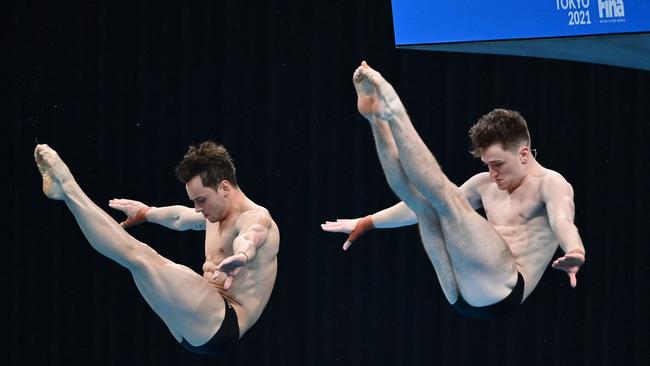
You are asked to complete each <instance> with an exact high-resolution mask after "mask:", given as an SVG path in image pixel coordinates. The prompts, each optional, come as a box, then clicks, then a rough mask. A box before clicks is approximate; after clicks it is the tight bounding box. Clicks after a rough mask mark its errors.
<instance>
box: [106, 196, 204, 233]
mask: <svg viewBox="0 0 650 366" xmlns="http://www.w3.org/2000/svg"><path fill="white" fill-rule="evenodd" d="M108 205H109V206H110V207H111V208H114V209H116V210H119V211H122V212H124V213H125V214H126V220H124V221H122V222H121V223H120V225H122V227H124V228H127V227H129V226H134V225H138V224H141V223H143V222H153V223H155V224H159V225H162V226H164V227H167V228H169V229H172V230H178V231H185V230H190V229H191V230H205V217H203V215H202V214H200V213H198V212H196V211H194V210H193V209H191V208H189V207H185V206H180V205H175V206H165V207H153V206H147V205H145V204H144V203H142V202H139V201H134V200H129V199H117V198H116V199H112V200H110V201H109V202H108Z"/></svg>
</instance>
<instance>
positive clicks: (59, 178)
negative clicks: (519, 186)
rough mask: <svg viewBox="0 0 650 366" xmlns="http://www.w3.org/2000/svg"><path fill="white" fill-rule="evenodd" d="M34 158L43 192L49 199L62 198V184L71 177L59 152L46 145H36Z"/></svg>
mask: <svg viewBox="0 0 650 366" xmlns="http://www.w3.org/2000/svg"><path fill="white" fill-rule="evenodd" d="M34 160H36V165H37V166H38V170H39V171H40V172H41V176H42V177H43V193H45V195H46V196H47V197H48V198H50V199H54V200H62V199H63V198H64V193H63V184H64V183H66V182H67V181H71V180H72V179H73V178H72V173H70V169H68V166H67V165H65V163H64V162H63V160H61V158H60V157H59V154H57V153H56V151H54V150H53V149H52V148H51V147H49V146H47V145H36V149H34Z"/></svg>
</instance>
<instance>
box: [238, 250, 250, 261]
mask: <svg viewBox="0 0 650 366" xmlns="http://www.w3.org/2000/svg"><path fill="white" fill-rule="evenodd" d="M239 253H241V254H242V255H243V256H244V257H246V261H245V262H244V264H246V263H248V261H249V260H250V257H249V256H248V254H246V252H244V251H243V250H240V251H238V252H237V254H239Z"/></svg>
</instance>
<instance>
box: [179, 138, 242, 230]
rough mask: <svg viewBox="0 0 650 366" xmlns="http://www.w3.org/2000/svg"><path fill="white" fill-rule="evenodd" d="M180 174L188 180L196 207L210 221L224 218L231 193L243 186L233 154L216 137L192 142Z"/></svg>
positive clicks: (186, 187)
mask: <svg viewBox="0 0 650 366" xmlns="http://www.w3.org/2000/svg"><path fill="white" fill-rule="evenodd" d="M176 177H177V178H178V180H180V181H181V182H183V183H185V189H186V190H187V195H188V197H189V199H190V200H191V201H192V202H194V208H195V210H196V211H197V212H201V213H203V214H204V215H205V217H206V218H207V219H208V220H209V221H210V222H217V221H221V220H223V218H224V217H225V216H226V214H227V212H228V209H229V208H230V198H231V195H232V194H233V192H234V191H235V190H238V189H239V187H238V185H237V178H236V175H235V165H234V164H233V161H232V158H231V157H230V155H229V154H228V151H226V148H224V147H223V146H222V145H218V144H216V143H214V142H212V141H205V142H202V143H200V144H198V145H195V146H190V147H189V150H187V153H185V156H183V159H182V160H181V162H180V163H179V164H178V165H177V166H176Z"/></svg>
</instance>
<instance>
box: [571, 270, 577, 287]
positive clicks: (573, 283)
mask: <svg viewBox="0 0 650 366" xmlns="http://www.w3.org/2000/svg"><path fill="white" fill-rule="evenodd" d="M569 282H570V283H571V287H572V288H576V286H577V285H578V279H577V278H576V274H575V273H569Z"/></svg>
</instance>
